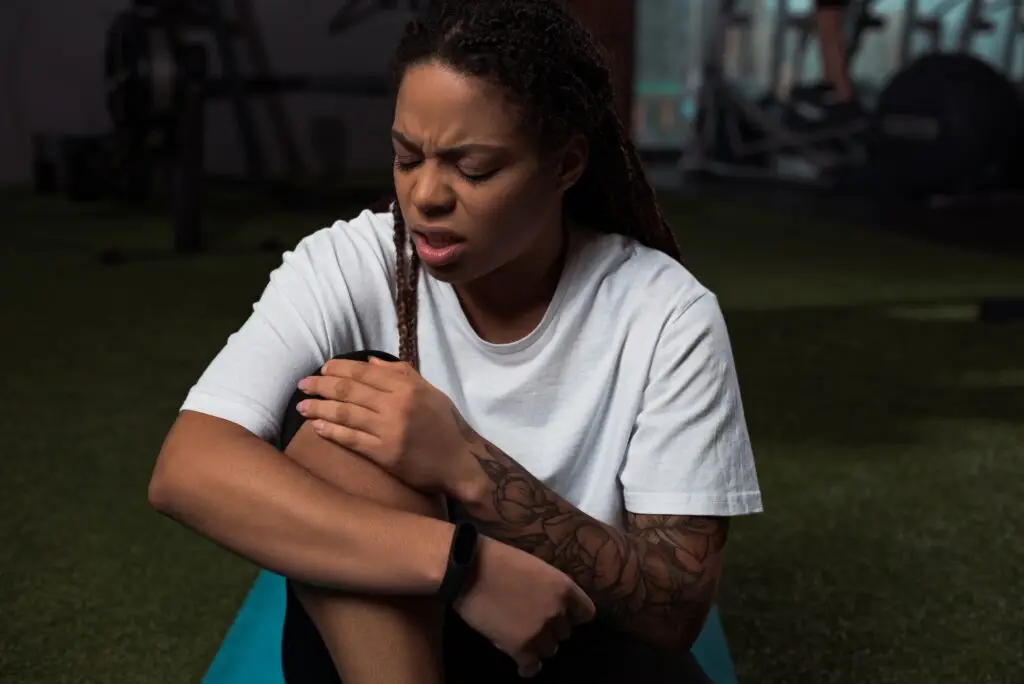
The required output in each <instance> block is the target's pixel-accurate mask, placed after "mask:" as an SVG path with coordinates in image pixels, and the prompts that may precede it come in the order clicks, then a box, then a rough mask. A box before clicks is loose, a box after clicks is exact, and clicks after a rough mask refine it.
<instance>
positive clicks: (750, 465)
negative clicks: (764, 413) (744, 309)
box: [620, 292, 762, 516]
mask: <svg viewBox="0 0 1024 684" xmlns="http://www.w3.org/2000/svg"><path fill="white" fill-rule="evenodd" d="M620 480H621V484H622V488H623V502H624V504H625V507H626V510H628V511H630V512H631V513H638V514H661V515H707V516H734V515H744V514H749V513H759V512H760V511H761V510H762V508H761V492H760V488H759V486H758V481H757V472H756V469H755V467H754V457H753V452H752V450H751V446H750V438H749V435H748V433H747V426H746V420H745V418H744V414H743V403H742V401H741V399H740V389H739V383H738V382H737V378H736V370H735V366H734V363H733V355H732V347H731V345H730V342H729V335H728V332H727V330H726V326H725V320H724V318H723V316H722V311H721V308H720V307H719V304H718V300H717V298H716V297H715V296H714V295H713V294H712V293H710V292H705V293H703V294H702V295H700V296H699V297H698V298H697V299H696V300H695V301H693V302H692V303H691V304H689V305H688V306H686V307H685V308H681V310H680V311H679V313H677V314H675V315H674V317H673V318H671V319H670V320H669V321H668V322H667V323H666V325H665V327H664V328H663V330H662V334H661V337H660V339H659V340H658V343H657V345H656V349H655V352H654V357H653V359H652V363H651V366H650V376H649V379H648V384H647V387H646V389H645V392H644V397H643V402H642V406H641V409H640V412H639V415H638V416H637V420H636V424H635V426H634V432H633V435H632V438H631V440H630V444H629V448H628V450H627V454H626V460H625V464H624V466H623V469H622V473H621V475H620Z"/></svg>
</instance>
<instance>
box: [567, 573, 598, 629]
mask: <svg viewBox="0 0 1024 684" xmlns="http://www.w3.org/2000/svg"><path fill="white" fill-rule="evenodd" d="M566 608H567V612H568V616H569V621H570V622H572V624H574V625H582V624H583V623H585V622H590V621H591V620H593V619H594V616H595V615H597V608H595V607H594V602H593V601H591V600H590V597H589V596H587V593H586V592H585V591H583V590H582V589H580V587H579V585H578V584H576V583H575V582H573V584H572V589H571V592H570V596H569V605H568V606H566Z"/></svg>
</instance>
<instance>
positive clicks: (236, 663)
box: [203, 571, 736, 684]
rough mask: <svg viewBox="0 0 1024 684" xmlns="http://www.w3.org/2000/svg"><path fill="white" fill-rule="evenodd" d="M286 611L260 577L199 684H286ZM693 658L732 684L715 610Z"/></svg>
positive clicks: (280, 589) (277, 586)
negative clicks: (283, 631) (283, 634)
mask: <svg viewBox="0 0 1024 684" xmlns="http://www.w3.org/2000/svg"><path fill="white" fill-rule="evenodd" d="M284 607H285V588H284V579H283V578H282V577H280V576H279V575H275V574H273V573H270V572H265V571H264V572H261V573H260V574H259V576H258V577H257V578H256V582H255V583H254V584H253V585H252V588H251V589H250V590H249V595H248V596H246V598H245V603H243V604H242V608H241V609H240V610H239V611H238V615H236V616H235V621H234V623H233V624H232V625H231V629H229V630H228V633H227V636H226V637H224V642H223V643H222V644H221V647H220V650H219V651H218V652H217V656H216V657H215V658H214V659H213V663H212V664H211V665H210V669H209V670H207V672H206V676H205V677H204V678H203V684H284V676H283V674H282V673H281V629H282V627H283V625H284ZM693 653H694V655H695V656H696V657H697V660H698V661H699V662H700V664H701V666H702V667H703V668H704V671H705V672H707V674H708V676H709V677H711V679H712V680H713V681H714V682H715V684H736V673H735V671H734V670H733V666H732V658H731V657H730V655H729V646H728V644H727V643H726V641H725V632H724V631H723V630H722V623H721V621H720V620H719V618H718V611H717V610H713V611H712V612H711V616H710V617H709V618H708V621H707V624H706V625H705V626H704V631H703V632H702V633H701V635H700V638H699V639H698V640H697V643H695V644H694V646H693Z"/></svg>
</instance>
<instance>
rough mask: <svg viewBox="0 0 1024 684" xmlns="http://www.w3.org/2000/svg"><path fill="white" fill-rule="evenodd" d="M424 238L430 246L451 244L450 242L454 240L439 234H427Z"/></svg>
mask: <svg viewBox="0 0 1024 684" xmlns="http://www.w3.org/2000/svg"><path fill="white" fill-rule="evenodd" d="M426 238H427V244H428V245H430V246H431V247H438V248H440V247H447V246H448V245H451V244H452V243H454V242H455V241H454V240H452V239H450V238H447V237H444V236H441V235H427V236H426Z"/></svg>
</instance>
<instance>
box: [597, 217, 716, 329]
mask: <svg viewBox="0 0 1024 684" xmlns="http://www.w3.org/2000/svg"><path fill="white" fill-rule="evenodd" d="M580 251H581V254H580V260H581V261H582V262H583V263H584V266H583V268H582V269H581V271H582V272H583V273H584V275H583V280H585V281H589V282H590V284H591V285H592V287H594V288H595V289H597V290H598V291H599V292H600V293H601V295H602V298H605V299H608V298H610V299H611V300H613V301H614V302H615V305H616V307H617V308H618V309H619V310H620V311H621V312H622V313H626V312H633V313H636V314H637V315H639V316H640V318H641V319H642V321H643V324H644V325H645V326H648V327H649V326H652V325H654V326H656V327H657V328H659V329H660V328H663V327H665V326H666V325H669V324H672V325H673V326H674V325H679V324H680V323H686V324H687V325H691V324H696V325H700V324H701V322H702V321H704V322H707V320H708V319H709V318H716V317H717V316H719V315H720V311H719V308H718V299H717V297H716V296H715V294H714V292H712V291H711V290H710V289H709V288H708V287H707V286H705V285H704V284H703V283H702V282H701V281H700V280H699V279H698V278H697V277H696V276H695V275H694V274H693V273H692V272H691V271H690V270H689V269H688V268H687V267H686V266H685V265H683V264H681V263H679V262H678V261H677V260H676V259H674V258H672V257H670V256H669V255H667V254H665V253H663V252H661V251H659V250H656V249H653V248H651V247H646V246H644V245H642V244H640V243H639V242H637V241H636V240H633V239H632V238H629V237H626V236H623V235H591V236H587V237H585V238H584V239H583V240H582V244H581V247H580Z"/></svg>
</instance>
